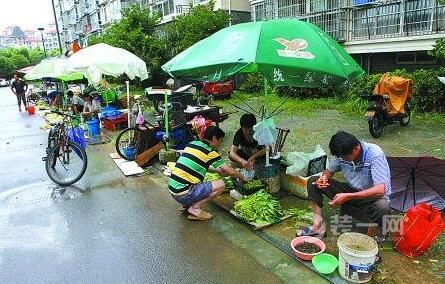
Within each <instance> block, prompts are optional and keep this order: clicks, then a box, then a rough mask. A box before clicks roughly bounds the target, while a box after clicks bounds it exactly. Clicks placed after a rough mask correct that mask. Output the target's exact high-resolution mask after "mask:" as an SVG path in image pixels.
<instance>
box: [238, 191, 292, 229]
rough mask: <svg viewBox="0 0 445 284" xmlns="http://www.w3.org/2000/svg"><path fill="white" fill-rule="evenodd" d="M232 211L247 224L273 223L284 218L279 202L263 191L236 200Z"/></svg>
mask: <svg viewBox="0 0 445 284" xmlns="http://www.w3.org/2000/svg"><path fill="white" fill-rule="evenodd" d="M234 209H235V212H236V213H238V214H239V215H240V216H241V217H242V218H243V219H245V220H246V221H247V222H253V223H257V224H261V223H273V222H275V221H276V220H277V219H279V218H281V217H283V216H284V214H283V209H282V208H281V205H280V203H279V201H278V200H277V199H275V198H274V197H273V196H272V195H270V194H269V193H267V192H265V191H264V190H260V191H258V192H257V193H254V194H252V195H249V196H248V197H245V198H243V199H241V200H238V201H237V202H235V207H234Z"/></svg>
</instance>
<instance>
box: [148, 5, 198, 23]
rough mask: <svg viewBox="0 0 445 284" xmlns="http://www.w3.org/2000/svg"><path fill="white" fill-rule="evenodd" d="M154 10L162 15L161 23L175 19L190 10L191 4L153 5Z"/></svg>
mask: <svg viewBox="0 0 445 284" xmlns="http://www.w3.org/2000/svg"><path fill="white" fill-rule="evenodd" d="M152 11H153V12H159V13H160V14H161V16H162V20H161V22H160V24H165V23H168V22H171V21H173V20H174V18H175V17H177V16H179V15H183V14H187V13H189V12H190V5H176V6H168V7H167V6H164V7H162V6H159V5H156V6H153V7H152Z"/></svg>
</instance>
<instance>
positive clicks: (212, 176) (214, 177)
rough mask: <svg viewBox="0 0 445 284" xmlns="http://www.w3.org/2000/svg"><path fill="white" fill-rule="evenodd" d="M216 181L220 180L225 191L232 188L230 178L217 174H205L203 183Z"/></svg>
mask: <svg viewBox="0 0 445 284" xmlns="http://www.w3.org/2000/svg"><path fill="white" fill-rule="evenodd" d="M217 179H222V180H223V181H224V183H225V184H226V189H225V190H226V191H230V190H232V189H233V188H234V184H233V181H232V178H231V177H221V176H220V174H218V173H206V175H205V177H204V181H205V182H206V181H214V180H217Z"/></svg>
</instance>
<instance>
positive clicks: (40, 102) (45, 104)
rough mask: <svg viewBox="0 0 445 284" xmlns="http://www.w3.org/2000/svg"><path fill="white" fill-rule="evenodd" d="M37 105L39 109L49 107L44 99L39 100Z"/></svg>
mask: <svg viewBox="0 0 445 284" xmlns="http://www.w3.org/2000/svg"><path fill="white" fill-rule="evenodd" d="M35 107H36V109H38V110H45V109H49V107H48V104H47V103H46V102H45V101H44V100H38V101H37V103H36V105H35Z"/></svg>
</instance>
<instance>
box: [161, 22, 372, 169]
mask: <svg viewBox="0 0 445 284" xmlns="http://www.w3.org/2000/svg"><path fill="white" fill-rule="evenodd" d="M162 69H163V70H164V71H166V72H167V73H169V74H170V75H171V76H173V77H179V78H184V79H190V80H198V81H220V80H224V79H226V78H227V77H229V76H232V75H234V74H236V73H258V72H259V73H261V74H263V76H264V79H265V80H264V85H265V87H264V90H265V95H266V91H267V83H268V82H270V83H271V84H273V85H275V86H295V87H308V88H314V87H327V86H333V85H337V84H339V83H342V82H345V81H347V80H353V79H356V78H357V77H359V76H361V75H362V74H364V71H363V69H362V68H361V67H360V66H359V65H358V64H357V63H356V62H355V61H354V59H353V58H352V57H351V56H349V54H348V53H347V52H346V51H345V50H344V49H343V48H342V47H341V46H340V45H339V44H338V43H337V42H336V41H335V40H333V39H332V38H331V37H330V36H329V35H328V34H327V33H325V32H323V31H322V30H321V29H319V28H318V27H317V26H315V25H313V24H310V23H307V22H303V21H299V20H297V19H278V20H271V21H259V22H251V23H245V24H239V25H234V26H231V27H228V28H225V29H222V30H220V31H218V32H216V33H215V34H213V35H211V36H209V37H207V38H205V39H203V40H201V41H199V42H198V43H196V44H194V45H193V46H191V47H189V48H188V49H186V50H185V51H183V52H182V53H180V54H178V55H177V56H175V57H174V58H173V59H171V60H170V61H169V62H167V63H166V64H164V65H163V66H162ZM265 101H266V102H265V105H266V106H265V110H266V112H265V115H264V117H263V121H262V122H260V123H265V124H267V120H266V119H265V117H267V110H268V109H267V96H265ZM270 121H272V120H270ZM268 154H269V151H266V165H269V156H268Z"/></svg>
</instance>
